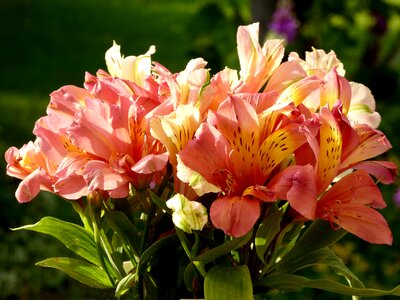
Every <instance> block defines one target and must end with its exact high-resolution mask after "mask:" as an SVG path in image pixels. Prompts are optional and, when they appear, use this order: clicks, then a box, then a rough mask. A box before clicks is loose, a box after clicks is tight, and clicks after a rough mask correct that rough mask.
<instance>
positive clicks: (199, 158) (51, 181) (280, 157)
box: [5, 24, 397, 244]
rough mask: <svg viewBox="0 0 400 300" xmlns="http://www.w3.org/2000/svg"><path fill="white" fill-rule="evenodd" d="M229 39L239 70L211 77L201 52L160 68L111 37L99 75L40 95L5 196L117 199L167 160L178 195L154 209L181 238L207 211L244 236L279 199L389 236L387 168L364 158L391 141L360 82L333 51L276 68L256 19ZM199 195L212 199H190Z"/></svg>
mask: <svg viewBox="0 0 400 300" xmlns="http://www.w3.org/2000/svg"><path fill="white" fill-rule="evenodd" d="M237 42H238V55H239V62H240V71H236V70H233V69H229V68H225V69H224V70H222V71H220V72H218V73H216V74H215V75H214V76H212V77H211V78H210V75H209V70H208V69H207V68H206V62H205V61H204V60H203V59H202V58H197V59H193V60H191V61H189V63H188V64H187V66H186V68H185V70H183V71H181V72H179V73H176V74H173V73H171V72H170V71H169V70H167V69H166V68H165V67H164V66H162V65H161V64H159V63H156V62H153V61H152V60H151V55H152V54H154V52H155V48H154V47H151V48H150V49H149V51H148V52H147V53H146V54H144V55H140V56H137V57H135V56H128V57H123V56H121V54H120V47H119V46H117V45H116V44H114V45H113V47H112V48H111V49H109V50H108V51H107V53H106V63H107V67H108V73H107V72H105V71H102V70H99V71H98V72H97V74H96V76H94V75H91V74H86V76H85V83H84V88H79V87H75V86H64V87H62V88H61V89H59V90H57V91H55V92H53V93H52V94H51V100H50V104H49V106H48V108H47V115H46V116H44V117H42V118H40V119H39V120H38V121H37V122H36V125H35V128H34V131H33V132H34V134H35V135H36V137H37V138H36V140H35V141H34V142H29V143H28V144H26V145H24V146H23V147H22V148H21V149H17V148H15V147H11V148H10V149H8V151H7V152H6V155H5V156H6V160H7V173H8V175H10V176H14V177H17V178H20V179H22V182H21V183H20V185H19V187H18V190H17V192H16V197H17V199H18V201H19V202H27V201H30V200H31V199H32V198H33V197H35V196H36V195H37V194H38V192H39V190H47V191H51V192H53V193H56V194H58V195H60V196H61V197H63V198H65V199H69V200H74V199H79V198H81V197H84V196H90V195H94V194H96V195H100V196H101V197H103V198H104V199H107V198H108V197H111V198H125V197H128V195H129V192H130V190H131V189H133V188H134V189H135V190H144V189H148V188H154V187H155V186H157V185H159V184H160V182H161V180H162V179H163V177H164V176H165V174H167V172H166V170H167V168H171V169H172V179H173V187H174V193H175V194H178V195H177V196H175V197H173V198H172V199H171V200H170V201H168V202H167V205H168V207H169V208H170V209H172V211H174V215H173V219H174V222H175V224H176V225H177V226H178V227H181V228H182V229H183V230H185V231H187V232H191V230H193V229H194V230H201V229H202V227H203V226H204V225H205V223H206V222H208V216H209V219H210V222H211V223H212V224H213V226H215V227H216V228H218V229H222V230H223V231H224V232H225V234H227V235H230V236H233V237H239V236H243V235H244V234H246V233H247V232H249V231H250V230H251V229H252V227H253V226H254V225H255V223H256V222H257V220H258V219H259V218H260V216H261V217H264V215H265V214H266V212H265V210H264V209H263V207H265V205H266V203H272V202H275V201H282V203H281V205H288V206H289V209H290V211H291V212H292V213H293V218H294V219H296V220H297V219H298V220H299V221H306V220H315V219H323V220H326V221H328V222H329V223H330V224H331V226H332V227H334V228H344V229H345V230H347V231H349V232H351V233H353V234H355V235H357V236H359V237H360V238H362V239H364V240H366V241H368V242H371V243H382V244H391V243H392V234H391V231H390V229H389V227H388V224H387V222H386V221H385V219H384V218H383V216H382V215H381V214H380V213H378V212H377V211H376V209H377V208H383V207H385V202H384V200H383V198H382V195H381V193H380V191H379V189H378V187H377V186H376V183H375V182H374V179H373V178H375V179H376V180H377V181H379V182H381V183H384V184H388V183H391V182H393V180H394V177H395V175H396V172H397V168H396V165H395V164H393V163H391V162H387V161H376V160H369V159H371V158H374V157H376V156H378V155H380V154H382V153H384V152H385V151H387V150H388V149H389V148H390V147H391V145H390V143H389V141H388V140H387V138H386V137H385V135H384V134H383V133H382V132H380V131H379V130H377V129H376V127H377V126H378V124H379V122H380V116H379V114H378V113H377V112H375V101H374V98H373V96H372V94H371V92H370V90H369V89H368V88H367V87H366V86H364V85H362V84H359V83H354V82H349V81H348V80H347V79H346V78H345V77H344V75H345V71H344V68H343V65H342V63H341V62H340V61H339V60H338V59H337V57H336V55H335V53H334V52H333V51H331V52H329V53H325V52H324V51H323V50H316V49H313V51H312V52H307V53H306V57H305V59H301V58H300V57H299V55H298V54H296V53H290V54H289V55H288V60H287V61H285V62H283V57H284V44H283V41H282V40H268V41H266V42H265V43H264V44H263V45H262V46H261V45H260V44H259V41H258V24H251V25H248V26H241V27H239V29H238V32H237ZM206 194H207V195H212V197H208V198H207V199H210V198H211V199H212V201H208V202H207V203H201V202H202V199H203V198H202V197H201V196H203V195H206ZM209 202H211V204H210V205H209ZM287 203H288V204H287ZM203 204H204V205H203Z"/></svg>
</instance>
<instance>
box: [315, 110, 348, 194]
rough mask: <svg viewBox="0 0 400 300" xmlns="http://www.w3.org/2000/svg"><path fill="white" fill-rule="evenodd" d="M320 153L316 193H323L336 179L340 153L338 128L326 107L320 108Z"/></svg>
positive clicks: (340, 143) (340, 137)
mask: <svg viewBox="0 0 400 300" xmlns="http://www.w3.org/2000/svg"><path fill="white" fill-rule="evenodd" d="M320 117H321V128H320V133H319V135H320V152H319V158H318V168H317V192H318V193H320V192H322V191H324V190H325V189H326V188H327V187H328V186H329V185H330V183H331V182H332V180H333V179H334V178H335V177H336V175H337V173H338V170H339V167H340V159H341V152H342V135H341V132H340V130H339V126H338V124H337V122H336V120H335V118H334V116H333V115H332V113H331V112H330V110H329V109H328V108H327V107H322V108H321V114H320Z"/></svg>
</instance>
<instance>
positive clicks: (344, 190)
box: [319, 170, 386, 208]
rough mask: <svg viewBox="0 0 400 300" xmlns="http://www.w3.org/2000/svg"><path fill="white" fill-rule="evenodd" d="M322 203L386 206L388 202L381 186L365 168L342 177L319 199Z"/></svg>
mask: <svg viewBox="0 0 400 300" xmlns="http://www.w3.org/2000/svg"><path fill="white" fill-rule="evenodd" d="M319 202H321V204H322V203H330V204H333V203H335V202H340V205H341V206H342V207H344V206H345V205H347V204H356V205H366V204H368V205H370V206H372V207H374V208H384V207H386V203H385V201H384V200H383V198H382V194H381V192H380V190H379V188H378V187H377V186H376V184H375V183H374V181H373V180H372V178H371V177H370V176H369V175H368V173H367V172H366V171H364V170H359V171H355V172H353V173H350V174H348V175H346V176H345V177H343V178H341V179H340V180H339V181H338V182H336V183H335V184H334V185H333V186H332V188H331V189H329V190H328V192H327V193H326V194H325V195H324V196H323V198H322V199H320V200H319Z"/></svg>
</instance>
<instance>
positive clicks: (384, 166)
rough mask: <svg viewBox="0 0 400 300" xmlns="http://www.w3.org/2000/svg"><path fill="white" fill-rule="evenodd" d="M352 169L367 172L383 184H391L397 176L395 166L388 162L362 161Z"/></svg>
mask: <svg viewBox="0 0 400 300" xmlns="http://www.w3.org/2000/svg"><path fill="white" fill-rule="evenodd" d="M352 168H353V169H356V170H365V171H367V172H368V173H369V174H371V175H372V176H374V177H375V178H376V179H377V180H378V182H381V183H383V184H391V183H393V182H394V180H395V177H396V176H397V165H396V164H395V163H392V162H389V161H363V162H360V163H358V164H356V165H354V166H352Z"/></svg>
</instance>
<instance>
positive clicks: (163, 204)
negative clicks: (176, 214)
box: [149, 190, 172, 214]
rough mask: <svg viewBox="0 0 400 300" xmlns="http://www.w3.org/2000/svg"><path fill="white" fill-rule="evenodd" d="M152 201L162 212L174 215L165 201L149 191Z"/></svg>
mask: <svg viewBox="0 0 400 300" xmlns="http://www.w3.org/2000/svg"><path fill="white" fill-rule="evenodd" d="M149 195H150V199H151V200H152V201H153V202H154V203H155V204H156V205H157V206H158V207H159V208H161V209H162V210H164V211H166V212H167V213H169V214H172V210H171V209H170V208H168V206H167V204H166V202H165V200H162V199H161V198H160V197H158V196H157V195H156V194H154V193H153V192H152V191H150V190H149Z"/></svg>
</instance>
